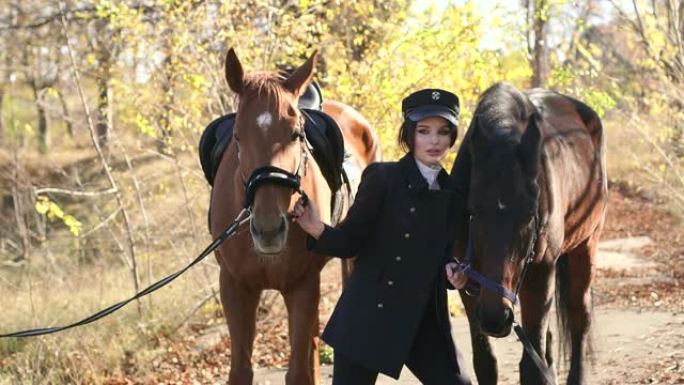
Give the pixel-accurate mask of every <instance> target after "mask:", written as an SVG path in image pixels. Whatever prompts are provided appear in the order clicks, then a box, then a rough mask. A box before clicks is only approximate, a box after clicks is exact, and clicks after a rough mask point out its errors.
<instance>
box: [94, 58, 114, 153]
mask: <svg viewBox="0 0 684 385" xmlns="http://www.w3.org/2000/svg"><path fill="white" fill-rule="evenodd" d="M108 72H109V71H108V70H103V76H102V77H100V78H99V79H97V95H98V98H97V124H96V125H95V132H96V133H97V142H98V143H99V144H100V147H102V148H103V149H105V148H107V145H108V142H109V121H110V119H111V114H110V108H109V92H110V91H109V74H108ZM105 73H106V74H105Z"/></svg>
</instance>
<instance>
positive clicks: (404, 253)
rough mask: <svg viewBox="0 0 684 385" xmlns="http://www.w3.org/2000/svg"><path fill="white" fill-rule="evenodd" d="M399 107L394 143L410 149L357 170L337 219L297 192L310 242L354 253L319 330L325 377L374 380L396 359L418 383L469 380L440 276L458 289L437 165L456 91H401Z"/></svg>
mask: <svg viewBox="0 0 684 385" xmlns="http://www.w3.org/2000/svg"><path fill="white" fill-rule="evenodd" d="M402 111H403V113H404V119H405V121H404V123H403V124H402V126H401V129H400V131H399V142H400V144H401V145H402V147H403V148H404V149H405V150H408V153H407V154H406V155H405V156H404V157H403V158H402V159H401V160H399V161H398V162H387V163H374V164H371V165H369V166H368V167H367V168H366V169H365V171H364V173H363V176H362V178H361V183H360V185H359V189H358V192H357V195H356V200H355V201H354V204H353V205H352V207H351V208H350V210H349V213H348V214H347V217H346V219H345V220H344V221H342V222H341V223H340V224H339V225H338V226H337V227H335V228H332V227H330V226H328V225H326V224H324V223H323V222H322V221H321V220H320V217H319V215H318V210H317V208H316V207H315V206H314V205H313V204H311V203H308V204H305V203H304V202H303V201H302V200H301V199H300V201H298V202H297V204H296V205H295V208H294V210H293V211H294V212H293V214H294V217H295V220H296V221H297V222H298V223H299V225H300V226H301V227H302V228H303V229H304V231H306V232H307V233H308V234H310V236H311V237H310V238H309V247H310V249H312V250H314V251H315V252H317V253H321V254H325V255H333V256H338V257H342V258H345V257H351V256H355V255H356V256H357V258H356V262H355V267H354V271H353V273H352V275H351V277H350V278H349V281H348V284H347V285H346V287H345V289H344V292H343V293H342V296H341V297H340V300H339V302H338V303H337V306H336V308H335V311H334V312H333V314H332V316H331V317H330V320H329V322H328V324H327V326H326V328H325V331H324V332H323V335H322V338H323V340H324V341H325V342H326V343H328V345H330V346H332V347H333V348H334V350H335V367H334V370H333V385H365V384H374V383H375V380H376V378H377V376H378V373H379V372H380V373H384V374H386V375H388V376H391V377H394V378H398V377H399V374H400V373H401V369H402V368H403V366H404V365H406V366H407V367H408V368H409V369H410V370H411V371H412V372H413V374H414V375H415V376H416V377H417V378H418V379H419V380H420V381H421V382H422V383H423V384H428V385H452V384H453V385H456V384H470V380H469V379H468V378H467V377H466V376H465V375H464V373H463V364H462V357H461V356H460V353H459V352H458V351H457V349H456V347H455V345H454V343H453V340H452V337H451V328H450V323H449V313H448V309H447V296H446V289H447V286H448V285H447V278H448V280H449V282H450V283H451V284H452V285H453V286H454V287H456V288H460V287H462V286H463V285H464V284H465V281H466V278H465V277H464V276H462V275H460V274H458V273H453V272H452V271H453V270H452V268H451V265H450V264H449V263H448V261H449V259H450V256H451V245H452V242H453V239H452V238H453V234H455V231H454V229H453V223H455V222H457V221H455V220H454V219H455V218H456V217H457V216H459V215H461V214H459V213H458V212H455V211H456V210H454V209H453V208H454V207H459V205H452V202H453V201H454V199H457V195H456V194H454V191H453V190H452V189H451V188H450V185H449V184H450V181H449V178H448V175H447V173H446V172H445V171H444V169H443V168H442V167H441V165H440V162H441V161H442V159H443V158H444V156H445V154H446V152H447V150H448V149H449V148H451V147H452V146H453V144H454V141H455V140H456V135H457V124H458V113H459V103H458V98H457V97H456V95H454V94H453V93H451V92H448V91H444V90H438V89H425V90H421V91H417V92H414V93H413V94H411V95H409V96H408V97H406V98H405V99H404V100H403V102H402ZM445 267H446V273H445Z"/></svg>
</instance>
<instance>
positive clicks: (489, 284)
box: [459, 209, 543, 307]
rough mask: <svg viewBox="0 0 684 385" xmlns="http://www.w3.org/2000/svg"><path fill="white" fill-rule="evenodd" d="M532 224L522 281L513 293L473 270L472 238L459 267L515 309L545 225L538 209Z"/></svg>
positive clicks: (521, 273)
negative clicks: (509, 302) (506, 300)
mask: <svg viewBox="0 0 684 385" xmlns="http://www.w3.org/2000/svg"><path fill="white" fill-rule="evenodd" d="M532 222H533V223H532V228H533V229H534V230H533V231H532V235H531V236H530V239H529V240H528V242H527V248H526V252H525V257H524V259H523V268H522V271H521V272H520V279H518V283H517V285H516V288H515V291H511V290H510V289H508V288H506V287H504V286H503V285H502V284H500V283H497V282H495V281H493V280H491V279H489V278H488V277H486V276H485V275H483V274H481V273H479V272H478V271H476V270H475V269H473V267H472V262H473V241H472V238H470V237H469V238H468V246H467V248H466V254H465V259H464V260H463V262H461V263H460V265H459V268H460V270H461V271H462V272H463V273H464V274H465V275H467V276H468V277H469V278H470V279H472V280H474V281H475V282H477V283H479V284H480V285H482V286H483V287H484V288H486V289H488V290H490V291H493V292H495V293H497V294H499V295H500V296H502V297H504V298H506V299H508V300H509V301H511V304H512V305H513V306H514V307H515V305H516V304H517V302H518V293H520V288H521V287H522V283H523V281H524V279H525V275H526V274H527V270H528V268H529V266H530V265H531V263H532V261H533V260H534V251H535V248H536V245H537V240H538V239H539V234H540V233H541V232H542V228H543V225H542V223H541V220H540V213H539V209H537V211H536V212H535V215H534V217H533V218H532ZM469 294H470V295H473V293H472V292H469Z"/></svg>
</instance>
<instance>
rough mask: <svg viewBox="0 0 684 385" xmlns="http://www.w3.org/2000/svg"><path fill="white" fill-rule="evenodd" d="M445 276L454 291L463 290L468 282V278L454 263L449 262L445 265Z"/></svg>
mask: <svg viewBox="0 0 684 385" xmlns="http://www.w3.org/2000/svg"><path fill="white" fill-rule="evenodd" d="M446 275H447V279H448V280H449V282H450V283H451V285H452V286H453V287H454V288H455V289H456V290H460V289H463V287H464V286H465V285H466V283H467V282H468V276H467V275H465V274H464V273H463V271H462V270H461V269H460V268H459V265H458V263H456V262H449V263H447V264H446Z"/></svg>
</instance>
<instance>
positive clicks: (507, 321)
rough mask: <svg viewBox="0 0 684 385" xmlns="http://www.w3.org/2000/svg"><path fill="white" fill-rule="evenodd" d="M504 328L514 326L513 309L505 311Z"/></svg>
mask: <svg viewBox="0 0 684 385" xmlns="http://www.w3.org/2000/svg"><path fill="white" fill-rule="evenodd" d="M504 320H505V321H504V327H509V326H511V325H512V324H513V309H511V308H506V309H504Z"/></svg>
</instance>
